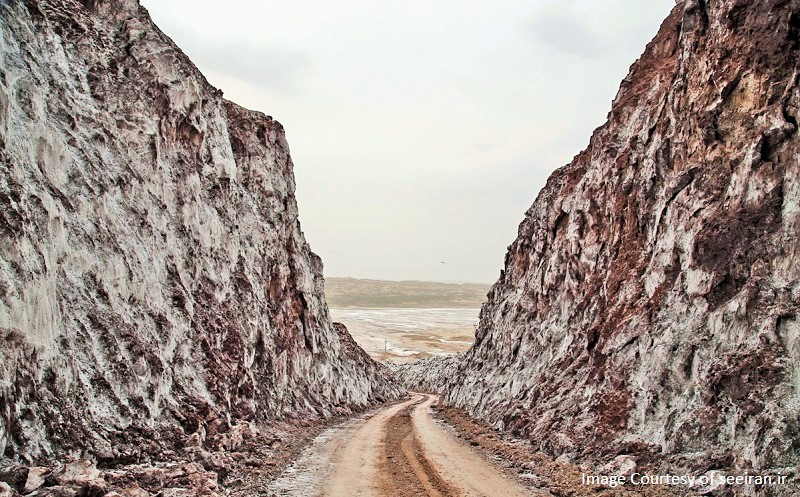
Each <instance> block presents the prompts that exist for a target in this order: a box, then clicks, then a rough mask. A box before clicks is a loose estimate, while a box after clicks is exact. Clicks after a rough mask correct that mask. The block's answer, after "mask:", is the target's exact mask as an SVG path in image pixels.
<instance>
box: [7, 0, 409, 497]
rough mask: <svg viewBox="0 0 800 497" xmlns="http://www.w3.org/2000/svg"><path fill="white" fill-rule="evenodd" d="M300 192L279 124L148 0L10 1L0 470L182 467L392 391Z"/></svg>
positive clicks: (361, 405)
mask: <svg viewBox="0 0 800 497" xmlns="http://www.w3.org/2000/svg"><path fill="white" fill-rule="evenodd" d="M294 192H295V184H294V176H293V164H292V160H291V158H290V156H289V147H288V144H287V142H286V138H285V133H284V130H283V127H282V126H281V124H280V123H278V122H277V121H275V120H273V119H272V118H270V117H268V116H266V115H264V114H262V113H260V112H255V111H251V110H247V109H244V108H242V107H240V106H238V105H236V104H234V103H232V102H229V101H227V100H225V99H224V98H222V93H221V92H220V91H219V90H218V89H216V88H214V87H212V86H211V85H210V84H209V83H208V82H207V81H206V79H205V78H204V77H203V75H202V74H200V72H199V71H198V70H197V68H196V67H195V66H194V65H193V64H192V63H191V61H189V59H188V58H187V57H186V56H185V55H184V54H183V53H182V52H181V51H180V50H179V49H178V47H176V46H175V44H174V43H173V42H172V41H171V40H170V39H169V38H168V37H167V36H166V35H164V34H163V33H162V32H161V31H160V30H159V29H158V28H157V27H156V26H155V25H154V24H153V23H152V21H151V19H150V17H149V15H148V14H147V11H146V10H145V9H144V8H142V7H141V6H140V5H139V3H138V2H137V1H136V0H97V1H91V2H86V1H84V2H78V1H75V0H14V1H10V2H0V237H2V243H0V380H2V381H0V410H2V412H0V456H2V457H4V458H5V459H8V460H11V461H18V462H26V463H28V464H31V463H39V462H48V463H54V461H57V460H61V461H64V460H70V459H75V458H76V457H90V458H91V459H92V460H93V461H94V462H97V463H98V466H99V467H104V468H105V467H109V466H114V465H117V466H119V465H128V464H139V463H142V464H144V463H153V462H154V461H181V460H185V459H186V458H187V457H189V453H188V451H187V448H192V449H197V448H198V447H204V450H238V449H239V448H240V447H241V446H242V445H243V444H248V443H249V442H248V438H247V437H249V436H251V435H253V433H254V431H257V430H260V429H261V428H262V427H268V426H269V425H270V423H275V422H276V420H280V419H286V418H287V417H290V416H291V417H294V418H298V419H304V420H306V421H308V422H314V420H320V419H322V418H326V417H329V416H331V415H332V414H333V413H334V412H342V411H344V412H350V411H352V410H353V409H361V408H364V407H366V406H368V405H370V404H371V403H375V402H380V401H382V400H386V399H388V398H391V397H393V396H396V395H398V393H399V392H398V389H397V388H395V387H393V386H392V385H390V384H389V382H388V381H387V376H386V373H385V371H384V370H383V369H382V368H381V367H379V366H378V365H376V364H375V363H374V362H373V361H372V360H370V359H369V358H368V357H366V356H365V355H363V354H354V353H353V350H352V346H353V344H352V343H351V342H350V341H347V338H346V337H344V335H341V333H340V331H339V330H336V329H334V327H333V324H332V322H331V319H330V316H329V313H328V309H327V306H326V304H325V300H324V296H323V280H322V262H321V261H320V259H319V258H318V257H317V256H316V255H314V254H313V253H312V252H311V250H310V248H309V246H308V244H307V243H306V241H305V238H304V236H303V233H302V231H301V229H300V224H299V221H298V210H297V203H296V200H295V195H294ZM309 420H310V421H309ZM190 437H191V438H190ZM187 441H189V442H190V443H189V444H188V446H189V447H187V444H186V442H187ZM71 464H72V463H71ZM66 471H70V469H69V466H68V467H67V470H66ZM21 481H22V483H21V484H22V485H24V483H25V481H24V480H21ZM68 483H69V484H77V482H75V481H72V480H71V481H70V482H68ZM190 487H191V488H194V487H192V486H191V485H190ZM190 487H185V485H184V486H182V487H180V488H190ZM176 488H178V487H176ZM209 489H210V490H209V491H213V486H212V487H209ZM65 491H66V490H65ZM116 491H117V492H120V493H121V490H116Z"/></svg>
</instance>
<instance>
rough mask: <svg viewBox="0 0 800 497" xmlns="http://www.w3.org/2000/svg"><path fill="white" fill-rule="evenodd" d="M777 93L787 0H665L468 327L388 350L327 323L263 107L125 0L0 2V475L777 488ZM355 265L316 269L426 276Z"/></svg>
mask: <svg viewBox="0 0 800 497" xmlns="http://www.w3.org/2000/svg"><path fill="white" fill-rule="evenodd" d="M670 5H671V4H670ZM590 79H591V77H590V75H587V82H586V84H591V82H590ZM798 114H800V0H748V1H745V0H713V1H712V0H685V1H679V2H677V3H676V5H675V7H674V9H673V10H672V12H671V13H670V14H669V16H668V17H667V19H666V20H665V21H664V22H663V24H662V25H661V28H660V30H659V31H658V33H657V34H656V36H655V38H654V39H653V40H652V41H651V42H650V43H649V44H648V45H647V47H646V48H645V50H644V52H643V53H642V55H641V57H640V58H639V59H638V60H637V61H636V62H635V63H634V64H633V65H632V66H631V67H630V71H629V73H628V75H627V77H626V78H625V79H624V80H623V81H622V84H621V86H620V87H619V91H618V93H617V95H616V98H615V99H614V101H613V104H612V107H611V111H610V112H609V114H608V116H607V122H606V123H605V124H603V125H602V126H600V127H599V128H597V129H596V130H595V131H594V133H593V135H592V136H591V138H590V140H589V144H588V146H587V147H586V148H585V149H584V150H583V151H582V152H580V153H579V154H578V155H577V156H575V157H574V159H573V160H572V162H571V163H569V164H567V165H566V166H564V167H562V168H560V169H558V170H556V171H555V172H554V173H553V174H552V175H551V176H550V177H549V179H548V181H547V184H546V186H545V187H544V188H543V189H542V190H541V192H540V193H539V196H538V197H537V198H536V200H535V202H534V203H533V205H532V206H531V207H530V209H529V210H528V211H527V212H526V213H525V217H524V219H523V221H522V223H521V224H520V225H519V229H518V235H517V238H516V240H515V241H514V242H513V243H512V244H511V245H510V246H509V247H508V252H507V254H506V257H505V262H504V269H503V271H502V272H501V274H500V277H499V279H498V280H497V282H496V283H495V284H494V286H493V287H492V288H491V290H490V291H489V294H488V300H487V301H486V302H485V303H484V304H483V306H482V308H481V311H480V318H479V322H478V323H477V329H476V331H475V341H474V343H473V344H472V346H471V347H470V348H469V350H468V351H467V352H466V353H464V354H453V355H445V354H447V353H449V352H444V353H442V354H439V355H442V356H443V357H433V358H427V359H423V360H421V361H419V362H416V363H412V364H404V365H397V364H395V365H393V366H392V368H391V370H390V369H389V368H387V367H386V366H384V365H383V364H381V363H379V362H377V361H375V360H374V359H373V358H372V357H370V355H368V354H367V353H366V352H365V351H364V349H362V348H361V347H360V346H359V345H358V343H357V341H356V340H354V338H353V337H352V336H351V335H350V333H349V332H348V330H347V328H346V327H345V326H344V325H342V324H339V323H333V322H332V319H331V315H330V312H329V309H328V305H327V304H326V299H325V295H324V280H323V266H322V261H321V259H320V258H319V257H317V256H316V255H315V254H314V253H313V252H311V249H310V247H309V245H308V243H307V242H306V240H305V237H304V235H303V232H302V231H301V229H300V223H299V220H298V206H297V201H296V198H295V179H294V172H293V164H292V159H291V157H290V153H289V146H288V143H287V140H286V137H285V133H284V129H283V127H282V125H281V124H280V123H279V122H278V121H276V120H274V119H273V118H272V117H270V116H267V115H265V114H262V113H261V112H257V111H252V110H248V109H245V108H243V107H241V106H239V105H237V104H235V103H233V102H231V101H229V100H227V99H225V98H224V97H223V95H222V91H221V90H219V89H217V88H215V87H214V86H212V85H211V84H210V83H209V82H208V81H207V80H206V78H205V77H204V76H203V75H202V74H201V72H200V71H199V70H198V69H197V68H196V67H195V65H194V64H193V63H192V62H191V61H190V60H189V59H188V58H187V56H186V55H184V53H183V52H182V51H181V50H180V49H179V48H178V47H177V46H176V44H175V43H174V42H173V41H172V40H171V39H170V38H169V37H168V36H167V35H165V34H164V33H163V32H162V31H160V30H159V28H158V27H157V26H156V25H155V24H154V23H153V21H152V20H151V18H150V15H149V14H148V12H147V10H146V9H145V8H144V7H142V5H140V3H139V1H138V0H82V1H78V0H0V171H1V173H2V174H0V235H2V237H1V238H0V455H2V461H0V497H6V496H8V497H16V496H19V495H25V496H35V497H41V496H51V495H53V496H61V497H94V496H98V497H100V496H107V497H146V496H149V495H158V496H162V497H167V496H171V497H182V496H193V495H211V496H215V495H216V496H219V495H234V496H249V495H274V494H273V493H272V492H274V491H275V488H276V487H275V486H276V485H277V486H278V487H280V488H281V489H284V490H286V492H288V493H281V494H280V495H294V496H306V495H311V494H312V492H317V493H313V495H314V496H315V497H316V496H317V495H318V494H326V495H334V496H346V497H354V496H365V497H366V496H375V495H381V496H383V497H394V496H395V495H454V496H456V495H491V489H490V487H492V486H494V487H495V488H504V489H506V490H504V491H503V492H505V493H504V495H527V494H528V493H531V495H549V496H552V495H559V496H560V495H639V494H637V493H635V492H638V491H639V489H631V488H630V486H628V487H626V488H625V489H622V490H619V492H620V493H604V492H606V490H607V489H606V488H603V487H602V486H594V485H586V484H583V483H581V482H580V481H578V480H579V478H578V477H573V476H574V475H580V472H588V473H597V472H600V473H603V474H607V475H630V474H631V472H632V471H640V472H655V473H657V474H691V475H709V474H713V473H714V472H722V473H723V474H733V475H740V474H748V475H782V476H785V477H787V478H788V484H786V485H780V486H759V485H756V484H752V483H745V484H743V485H738V486H736V487H731V486H728V487H725V486H724V485H716V486H714V485H706V486H705V487H703V488H693V489H691V491H693V492H695V493H697V494H702V495H716V496H723V495H725V496H727V495H753V496H760V495H767V496H773V495H774V496H790V495H797V494H800V483H798V482H800V480H798V478H800V474H798V464H800V318H798V314H799V313H800V240H798V234H800V138H798ZM353 140H354V143H355V142H357V140H358V137H353ZM526 201H529V200H526ZM499 255H501V254H498V260H499ZM436 264H437V265H438V264H442V265H444V264H445V261H440V260H439V259H436ZM377 283H379V282H377V281H376V280H375V281H373V280H357V279H352V278H342V279H341V281H340V282H339V284H340V285H342V287H343V288H350V291H351V292H355V290H352V288H356V287H357V289H359V290H358V291H359V292H361V293H359V294H358V295H360V297H361V298H362V302H372V303H373V305H384V306H385V305H387V304H386V302H389V303H392V305H394V304H396V303H397V302H406V303H407V302H411V303H412V304H413V305H414V306H420V305H422V304H420V302H422V303H423V304H424V303H427V304H430V305H431V306H433V305H434V304H436V305H437V306H438V305H439V304H440V303H441V302H442V301H447V299H444V298H443V297H444V295H427V294H426V295H424V297H425V298H421V297H420V295H419V294H418V293H419V291H420V290H418V289H417V290H414V292H417V293H414V292H411V294H410V296H409V295H405V296H401V297H403V298H397V296H396V295H395V296H389V295H387V294H385V293H386V292H383V291H378V290H375V288H378V287H377V286H375V285H377ZM405 283H406V284H407V285H410V286H411V287H416V286H419V287H420V288H422V287H425V285H427V283H424V282H405ZM368 284H369V285H372V286H368ZM430 285H434V284H433V283H431V284H430ZM351 287H352V288H351ZM363 288H367V290H363ZM426 288H427V287H426ZM432 288H433V287H432ZM436 288H440V287H436ZM468 290H469V291H468ZM428 291H429V292H430V291H431V290H428ZM459 291H461V292H465V293H464V295H461V294H459V297H458V298H459V299H461V300H464V299H465V298H466V297H465V295H466V296H467V297H470V296H471V295H472V293H470V292H474V288H472V287H471V286H469V285H465V288H462V289H460V290H459ZM436 292H439V293H443V291H440V290H436ZM436 292H434V293H436ZM333 300H334V298H333V296H332V301H333ZM467 300H468V299H467ZM395 301H397V302H395ZM374 302H379V303H380V304H374ZM398 305H399V304H398ZM356 307H358V306H356ZM437 310H440V309H437ZM417 311H419V309H417ZM406 324H407V323H406ZM397 326H399V327H402V323H401V324H400V325H397ZM406 328H409V327H408V326H406ZM410 328H413V326H411V327H410ZM351 329H353V330H355V328H353V327H351ZM470 329H471V328H470ZM354 334H356V335H357V333H355V332H354ZM431 334H432V333H431ZM453 335H454V336H456V338H458V335H457V334H456V333H455V332H453ZM376 336H377V335H376ZM386 336H390V335H388V334H387V335H386ZM356 338H358V336H356ZM416 338H418V337H416V336H412V337H411V339H416ZM427 338H428V339H429V340H433V341H436V340H438V341H441V342H446V341H447V340H446V338H447V337H444V336H443V335H442V336H430V337H427ZM411 339H409V341H411ZM375 340H377V339H375V338H374V337H373V341H375ZM465 340H466V339H465ZM380 341H381V343H379V344H378V346H377V347H378V348H380V346H381V344H382V346H383V348H384V349H383V352H384V356H385V357H391V355H390V354H387V353H386V352H387V349H388V345H387V343H388V339H386V338H384V335H381V340H380ZM450 341H451V342H453V337H452V336H451V337H450ZM455 342H457V345H458V343H460V344H463V345H459V346H461V347H463V348H460V349H447V350H448V351H452V350H459V351H463V350H465V349H466V348H467V347H468V346H469V343H468V342H466V341H460V342H458V340H455ZM362 343H363V342H362ZM450 345H452V344H450ZM437 350H440V349H437ZM441 350H444V349H441ZM373 352H374V351H373ZM378 352H380V351H378ZM403 352H406V351H403ZM373 357H379V358H381V357H383V356H379V355H376V354H375V353H373ZM416 357H419V356H414V357H413V358H410V359H407V360H409V361H410V360H413V359H414V358H416ZM381 360H384V359H383V358H381ZM406 388H408V389H410V390H417V391H419V392H424V393H413V394H410V395H409V394H408V392H407V391H406ZM434 394H435V395H434ZM437 395H438V397H437ZM394 401H399V402H396V403H395V402H394ZM371 409H374V410H371ZM437 413H438V414H437ZM448 413H449V414H448ZM448 415H452V417H451V418H447V416H448ZM437 416H438V417H437ZM458 416H463V418H458ZM469 417H471V418H469ZM434 418H435V419H434ZM447 419H450V421H452V423H451V425H456V424H458V420H459V419H462V420H463V424H464V426H467V427H468V428H467V429H471V428H469V427H473V428H474V426H473V425H470V423H472V422H474V423H476V425H477V424H478V423H485V424H483V425H480V426H482V427H483V428H481V429H484V428H485V430H484V431H483V432H481V434H480V437H483V438H481V440H482V441H481V442H476V441H475V440H473V441H472V442H469V441H468V440H467V438H466V437H464V436H462V437H461V438H459V437H458V436H456V435H454V433H456V431H457V429H460V428H454V427H453V426H445V425H446V424H447V423H446V422H442V420H445V421H447ZM437 420H438V421H437ZM340 421H341V422H340ZM326 429H327V431H326ZM319 433H322V434H321V435H319V436H318V437H316V438H314V437H315V436H316V435H317V434H319ZM462 435H463V434H462ZM336 437H339V438H338V439H337V438H336ZM426 437H427V438H426ZM503 437H510V440H511V442H510V446H511V447H512V451H517V453H518V455H519V454H521V455H519V457H520V458H528V459H525V462H524V463H523V466H524V471H525V476H526V477H527V478H528V480H527V481H522V480H523V479H524V478H521V477H520V476H519V474H516V473H514V471H506V470H508V468H507V467H506V468H501V469H499V470H496V469H497V467H496V466H493V465H492V464H495V463H497V461H496V460H495V459H498V460H499V459H500V457H499V456H498V457H495V458H494V459H492V460H491V461H490V462H487V459H486V458H485V457H483V456H480V454H479V453H478V452H477V451H478V450H479V449H476V448H475V447H477V446H480V445H485V446H488V447H495V446H499V445H500V441H501V440H503ZM312 439H313V441H312ZM492 444H496V445H492ZM303 447H306V448H307V450H306V451H305V452H301V451H302V450H303ZM445 448H446V449H445ZM484 448H485V447H484ZM315 450H316V452H314V451H315ZM526 451H527V452H526ZM409 454H410V455H409ZM532 454H533V455H532ZM484 455H485V454H484ZM534 456H535V457H534ZM404 457H405V458H406V459H403V458H404ZM336 458H339V459H336ZM537 458H538V459H537ZM541 458H545V459H546V461H545V459H541ZM489 459H491V458H489ZM292 460H294V461H295V463H294V464H295V465H293V466H292V465H290V463H291V461H292ZM337 461H338V462H337ZM403 461H405V462H403ZM531 461H545V463H542V464H543V465H544V466H546V467H547V468H549V469H548V471H551V470H552V471H553V472H556V473H558V472H563V473H564V474H563V475H561V480H562V481H563V480H565V479H568V478H572V479H573V480H575V481H572V482H571V483H569V482H568V484H566V486H554V485H551V484H548V483H547V482H544V479H543V477H541V472H540V473H539V474H538V475H539V476H537V473H535V471H536V470H537V469H536V467H534V466H535V464H534V463H533V462H531ZM509 467H511V466H509ZM286 468H289V469H288V470H286ZM303 468H305V470H304V471H305V472H306V473H305V474H301V471H303ZM396 468H400V469H396ZM420 468H422V469H420ZM553 468H555V469H553ZM516 469H519V468H518V467H516ZM567 469H568V470H567ZM284 470H286V471H284ZM562 470H563V471H562ZM281 472H282V473H281ZM522 472H523V471H522V470H520V473H522ZM279 473H281V474H279ZM353 475H357V477H354V476H353ZM325 478H328V479H325ZM535 478H539V480H536V481H539V482H540V483H538V484H537V483H535V482H533V483H532V482H531V481H532V480H533V479H535ZM576 478H577V479H576ZM326 485H328V487H326ZM331 485H332V486H331ZM559 485H560V484H559ZM401 487H402V492H401V491H399V490H398V489H400V488H401ZM567 487H569V488H570V489H569V490H565V488H567ZM465 489H467V490H465ZM662 491H663V492H662ZM614 492H617V490H615V491H614ZM625 492H628V493H625ZM654 492H656V491H655V490H654ZM658 492H662V493H647V492H646V493H645V495H673V494H674V495H684V494H685V492H689V489H686V488H683V487H680V488H677V490H676V489H670V490H668V491H664V490H663V489H659V490H658ZM667 492H670V493H667ZM675 492H677V493H675ZM681 492H684V493H681Z"/></svg>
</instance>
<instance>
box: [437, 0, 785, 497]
mask: <svg viewBox="0 0 800 497" xmlns="http://www.w3.org/2000/svg"><path fill="white" fill-rule="evenodd" d="M799 36H800V2H798V1H786V0H780V1H778V0H756V1H734V0H720V1H714V2H704V1H694V0H693V1H687V2H685V3H684V2H680V3H679V4H678V5H677V6H676V7H675V9H674V10H673V11H672V13H671V14H670V16H669V17H668V18H667V19H666V20H665V21H664V23H663V25H662V26H661V29H660V31H659V32H658V34H657V36H656V37H655V39H654V40H653V41H652V42H651V43H650V44H649V45H648V46H647V48H646V49H645V51H644V53H643V54H642V56H641V58H640V59H639V60H638V61H637V62H636V63H635V64H634V65H633V66H632V67H631V70H630V73H629V74H628V76H627V77H626V78H625V80H624V81H623V82H622V85H621V87H620V89H619V93H618V95H617V97H616V99H615V100H614V103H613V105H612V109H611V112H610V113H609V116H608V122H607V123H606V124H605V125H603V126H602V127H600V128H598V129H597V130H596V131H595V132H594V134H593V136H592V138H591V140H590V143H589V146H588V147H587V148H586V150H584V151H583V152H581V153H580V154H578V155H577V156H576V157H575V159H574V160H573V161H572V163H570V164H569V165H567V166H565V167H563V168H561V169H559V170H558V171H556V172H555V173H554V174H553V175H552V176H551V177H550V179H549V180H548V182H547V185H546V186H545V187H544V188H543V189H542V191H541V193H540V194H539V197H538V198H537V199H536V202H535V203H534V204H533V206H532V207H531V208H530V210H529V211H528V212H527V213H526V217H525V219H524V221H523V222H522V224H521V225H520V227H519V235H518V238H517V239H516V240H515V241H514V243H513V244H512V245H511V246H510V247H509V250H508V254H507V256H506V261H505V269H504V271H503V272H502V273H501V276H500V279H499V280H498V282H497V283H496V284H495V285H494V287H493V288H492V290H491V292H490V294H489V300H488V302H487V303H486V304H485V305H484V307H483V309H482V311H481V316H480V324H479V326H478V330H477V334H476V343H475V345H474V346H473V347H472V349H471V350H470V351H469V352H468V353H467V354H466V357H465V359H464V360H463V361H462V362H461V363H460V364H459V365H457V366H456V367H455V368H451V369H450V370H449V373H448V376H449V377H451V378H454V379H453V380H450V385H449V386H448V387H447V388H446V389H445V390H446V392H447V399H448V401H449V402H450V403H452V404H455V405H456V406H461V407H465V408H466V409H468V410H469V411H470V412H471V413H472V414H474V415H476V416H478V417H480V418H483V419H486V420H489V421H490V422H491V423H493V424H494V425H495V426H497V427H499V428H502V429H504V430H508V431H510V432H512V433H514V434H516V435H518V436H520V437H526V438H529V439H530V440H532V441H534V442H535V443H536V444H537V446H538V447H540V448H541V449H542V450H544V451H547V452H549V453H551V454H552V455H554V456H560V455H564V456H565V457H567V458H569V459H573V460H585V461H597V462H598V463H607V462H609V461H611V460H613V459H614V458H615V457H617V456H619V455H630V456H631V458H632V459H631V460H634V461H635V462H636V463H637V464H656V465H661V466H662V467H665V468H672V469H681V468H684V469H688V470H691V471H694V472H697V473H698V474H702V472H704V471H706V470H709V469H718V468H731V469H732V470H734V471H745V470H752V471H756V472H758V471H764V472H770V471H785V470H787V468H791V467H794V465H796V463H797V451H798V448H799V447H800V431H798V419H800V369H798V368H799V366H798V364H800V320H799V318H798V309H800V304H799V303H800V241H798V233H800V161H798V157H800V139H798V133H797V120H798V112H799V109H800V94H799V93H798V67H800V66H799V65H798V61H799V60H798V55H800V52H798V48H799V45H800V38H799ZM429 369H430V368H429ZM626 460H627V459H626ZM740 490H741V491H743V492H745V491H746V492H750V493H751V494H752V493H753V492H771V491H775V492H778V491H780V492H786V493H785V494H786V495H789V494H790V493H791V492H794V491H795V490H796V489H795V490H791V489H788V488H782V489H777V490H776V489H755V488H752V487H747V488H744V489H740Z"/></svg>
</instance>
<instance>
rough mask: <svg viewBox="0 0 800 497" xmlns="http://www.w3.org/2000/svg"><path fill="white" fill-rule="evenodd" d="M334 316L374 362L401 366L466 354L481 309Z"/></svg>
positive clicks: (348, 311) (338, 311)
mask: <svg viewBox="0 0 800 497" xmlns="http://www.w3.org/2000/svg"><path fill="white" fill-rule="evenodd" d="M331 315H332V316H333V319H334V321H338V322H341V323H344V324H345V325H346V326H347V329H348V331H350V334H351V335H352V336H353V339H355V341H356V342H358V344H359V345H361V347H362V348H363V349H364V350H365V351H367V353H368V354H369V355H370V356H372V357H373V358H374V359H376V360H378V361H381V362H390V363H395V364H402V363H407V362H413V361H416V360H418V359H421V358H423V357H430V356H436V355H447V354H455V353H458V352H464V351H465V350H467V349H468V348H469V346H470V345H471V344H472V341H473V339H474V338H475V323H476V322H477V320H478V309H477V308H473V309H399V308H394V309H392V308H382V309H356V308H332V309H331Z"/></svg>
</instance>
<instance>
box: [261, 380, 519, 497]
mask: <svg viewBox="0 0 800 497" xmlns="http://www.w3.org/2000/svg"><path fill="white" fill-rule="evenodd" d="M436 400H437V397H436V396H434V395H428V394H418V393H414V394H413V396H412V398H411V399H409V400H406V401H404V402H401V403H399V404H395V405H393V406H389V407H386V408H383V409H381V410H379V411H377V412H375V413H374V414H373V415H372V416H370V417H362V418H357V419H355V420H351V421H348V422H347V423H345V424H343V425H339V426H337V427H335V428H331V429H329V430H326V431H325V432H323V434H322V435H320V436H319V437H318V438H317V439H316V440H315V441H314V443H312V444H311V445H310V446H309V447H308V448H307V449H306V450H305V451H304V452H303V454H302V455H301V456H300V458H299V459H298V460H297V461H296V462H295V464H293V465H292V466H291V467H290V468H288V469H287V471H286V472H284V474H283V475H281V476H280V477H279V478H278V479H277V480H276V481H275V482H274V483H273V485H272V486H273V491H274V492H276V494H277V495H279V496H287V497H288V496H291V497H420V496H429V497H483V496H486V497H501V496H507V497H518V496H519V497H526V496H530V495H532V493H533V492H532V491H531V490H530V489H526V488H525V487H524V486H523V485H522V484H520V483H518V482H517V481H516V480H514V479H512V478H510V477H508V476H506V475H505V474H504V473H503V471H502V470H501V469H500V468H498V467H496V466H495V465H494V464H493V463H492V462H491V461H489V460H487V459H486V458H485V457H483V456H482V455H481V454H480V453H478V452H477V451H476V450H475V449H473V448H472V447H471V446H470V445H469V444H467V443H465V442H464V441H463V440H460V439H459V438H457V437H455V436H454V435H452V434H450V433H449V432H448V431H446V430H445V429H443V428H442V427H441V426H440V425H439V424H438V423H436V421H435V420H434V419H433V417H432V416H431V410H430V407H431V405H432V404H433V403H434V402H436Z"/></svg>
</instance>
